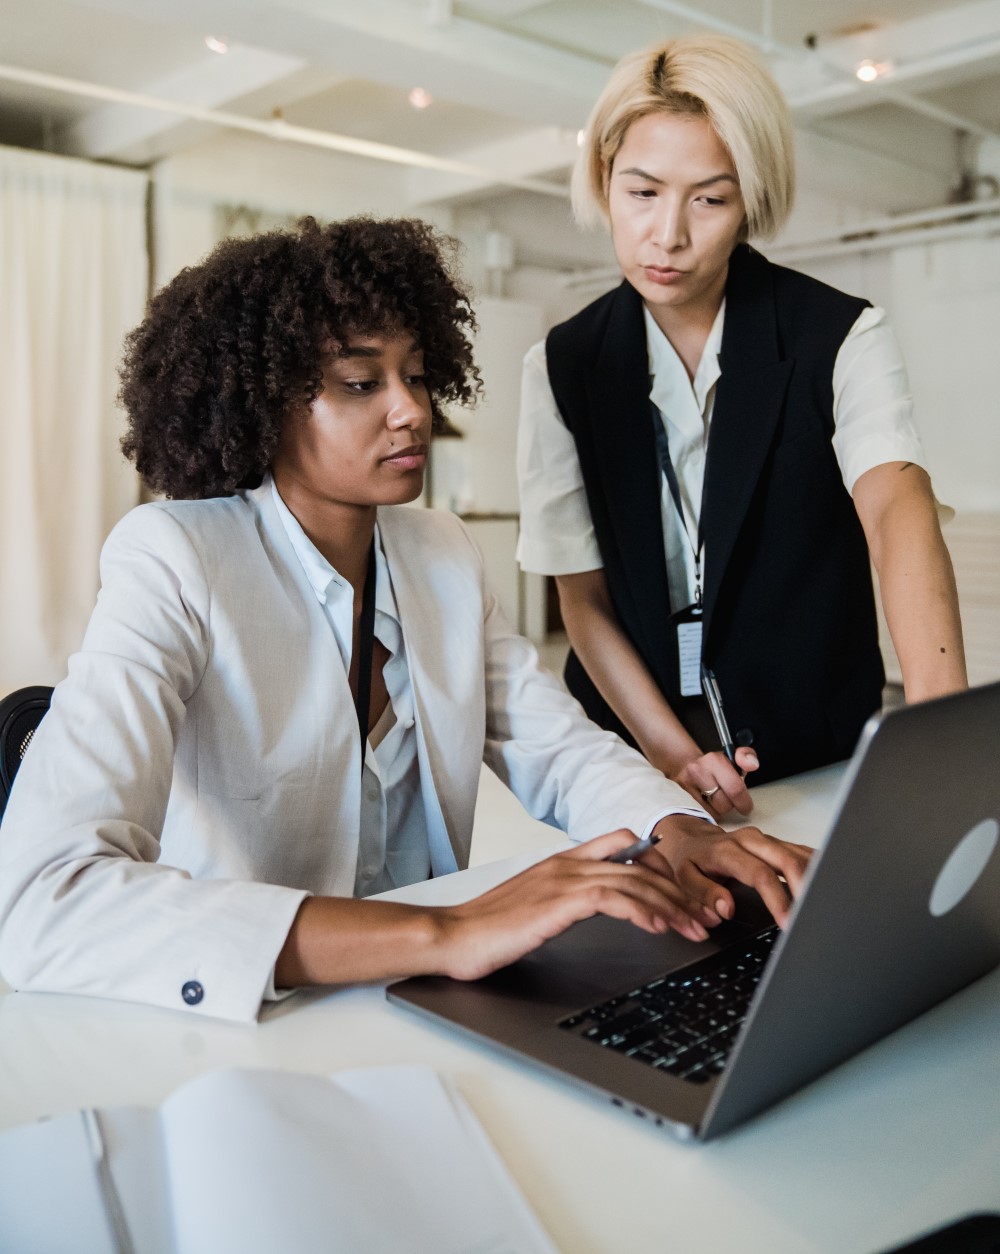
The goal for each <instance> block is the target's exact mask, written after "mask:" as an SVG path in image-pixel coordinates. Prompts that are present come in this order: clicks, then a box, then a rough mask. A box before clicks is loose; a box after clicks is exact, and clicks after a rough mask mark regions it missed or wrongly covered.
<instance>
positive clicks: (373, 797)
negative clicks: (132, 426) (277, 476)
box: [271, 482, 457, 897]
mask: <svg viewBox="0 0 1000 1254" xmlns="http://www.w3.org/2000/svg"><path fill="white" fill-rule="evenodd" d="M271 490H272V492H273V494H274V501H275V505H276V506H277V510H278V514H279V516H280V518H281V521H282V523H283V524H284V527H285V530H286V531H287V533H288V538H289V540H290V541H291V543H292V547H293V548H294V550H295V555H296V557H298V559H299V561H300V562H301V563H302V568H303V570H304V571H305V573H306V576H307V577H308V579H309V582H310V583H311V584H312V587H313V590H314V591H315V593H316V598H317V600H318V601H319V603H320V604H321V605H322V606H323V608H324V610H325V611H326V616H327V619H328V621H329V623H330V627H331V628H332V630H333V637H334V639H335V641H336V643H337V648H338V650H339V651H340V656H341V659H342V660H343V663H344V670H345V672H349V671H350V666H351V647H352V638H353V624H354V589H353V588H352V586H351V584H350V583H349V582H348V581H347V580H346V579H345V578H344V577H343V576H342V575H341V574H339V572H338V571H336V570H335V569H334V567H333V566H331V565H330V563H329V562H328V561H327V560H326V558H325V557H324V556H323V554H322V553H320V551H319V549H317V548H316V546H315V545H314V544H313V542H312V541H311V540H310V539H309V537H308V536H307V535H306V533H305V532H304V531H303V530H302V527H301V526H300V524H299V522H298V520H297V519H296V518H295V516H294V515H293V514H292V512H291V511H290V510H289V509H288V507H287V506H286V505H285V503H284V501H282V499H281V497H280V496H279V495H278V491H277V488H275V486H274V484H273V482H272V485H271ZM375 636H376V638H377V639H378V640H379V641H380V642H381V643H382V644H383V645H384V646H385V648H386V649H387V650H388V652H389V658H388V660H387V662H386V664H385V666H384V668H383V670H382V674H383V676H384V678H385V686H386V688H387V690H388V693H389V702H388V704H387V705H386V707H385V710H384V711H383V713H382V715H381V717H380V718H379V720H378V723H377V724H376V725H375V727H374V728H373V729H372V731H371V733H370V734H369V737H368V742H367V745H366V749H365V764H364V771H363V774H362V779H361V823H360V843H359V847H358V865H357V871H356V873H355V879H354V895H355V897H368V896H371V895H372V894H373V893H381V892H386V891H387V890H388V889H390V888H401V887H402V886H403V885H405V884H415V883H417V882H419V881H421V880H425V879H428V878H429V877H430V873H431V857H430V847H429V844H428V840H427V825H426V820H425V816H424V807H423V800H422V797H421V791H420V768H419V764H418V761H417V735H416V728H415V724H414V707H413V688H412V686H411V684H410V672H409V667H408V666H407V662H406V646H405V644H404V641H403V630H402V627H401V625H400V621H399V611H398V609H397V608H396V598H395V596H394V595H393V591H392V579H391V577H390V574H389V567H388V564H387V562H386V560H385V554H384V553H383V552H382V543H381V539H380V537H379V532H378V527H377V526H376V528H375ZM456 869H457V868H456Z"/></svg>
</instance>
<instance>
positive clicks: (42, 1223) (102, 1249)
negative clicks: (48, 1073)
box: [0, 1111, 116, 1254]
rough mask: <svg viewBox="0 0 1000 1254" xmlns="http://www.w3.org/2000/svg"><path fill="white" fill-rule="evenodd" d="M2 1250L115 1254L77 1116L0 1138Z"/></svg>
mask: <svg viewBox="0 0 1000 1254" xmlns="http://www.w3.org/2000/svg"><path fill="white" fill-rule="evenodd" d="M0 1250H4V1251H10V1252H11V1254H15V1251H16V1254H66V1251H67V1250H81V1251H83V1250H85V1251H86V1252H87V1254H116V1248H115V1240H114V1235H113V1232H112V1229H111V1224H110V1222H109V1220H108V1214H107V1211H106V1209H105V1206H104V1198H103V1194H102V1192H101V1186H100V1181H99V1178H98V1175H97V1164H96V1161H95V1159H94V1153H93V1148H92V1146H91V1142H90V1138H89V1137H88V1135H87V1132H86V1129H85V1127H84V1122H83V1119H82V1118H81V1115H80V1112H79V1111H73V1112H72V1113H71V1114H68V1115H57V1116H56V1117H55V1118H54V1119H43V1120H40V1121H39V1122H38V1123H31V1124H28V1125H27V1126H26V1127H23V1128H11V1129H9V1130H7V1131H5V1132H3V1133H2V1134H0Z"/></svg>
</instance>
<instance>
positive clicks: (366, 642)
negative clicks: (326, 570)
mask: <svg viewBox="0 0 1000 1254" xmlns="http://www.w3.org/2000/svg"><path fill="white" fill-rule="evenodd" d="M375 580H376V576H375V540H374V537H373V538H372V547H371V548H370V549H369V551H368V573H367V574H366V575H365V590H364V593H363V594H362V597H361V624H360V628H359V633H358V695H357V696H356V697H355V699H354V708H355V709H356V710H357V712H358V732H359V733H360V735H361V770H362V772H363V771H364V769H365V749H366V746H367V744H368V709H369V706H370V705H371V691H372V652H373V650H374V647H375Z"/></svg>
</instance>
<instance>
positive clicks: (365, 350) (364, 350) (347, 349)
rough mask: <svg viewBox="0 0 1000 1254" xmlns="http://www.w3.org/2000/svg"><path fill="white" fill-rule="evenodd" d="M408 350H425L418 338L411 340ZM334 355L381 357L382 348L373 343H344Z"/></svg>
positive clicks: (340, 356) (340, 357)
mask: <svg viewBox="0 0 1000 1254" xmlns="http://www.w3.org/2000/svg"><path fill="white" fill-rule="evenodd" d="M406 351H407V353H419V352H422V351H423V350H422V349H421V347H420V345H419V344H418V343H417V341H416V340H411V341H410V344H409V346H408V348H407V350H406ZM334 355H335V356H336V357H337V358H339V359H343V358H345V357H367V358H372V357H381V356H382V349H381V348H376V347H375V345H373V344H342V345H340V347H339V348H337V349H336V351H335V354H334Z"/></svg>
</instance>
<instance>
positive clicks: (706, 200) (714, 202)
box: [698, 196, 728, 208]
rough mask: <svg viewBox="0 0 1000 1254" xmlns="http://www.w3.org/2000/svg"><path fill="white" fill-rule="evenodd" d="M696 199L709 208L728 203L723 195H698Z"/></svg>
mask: <svg viewBox="0 0 1000 1254" xmlns="http://www.w3.org/2000/svg"><path fill="white" fill-rule="evenodd" d="M698 200H699V204H702V205H708V206H709V207H710V208H715V207H716V206H718V205H725V204H728V201H727V200H726V198H725V196H700V197H699V198H698Z"/></svg>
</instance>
